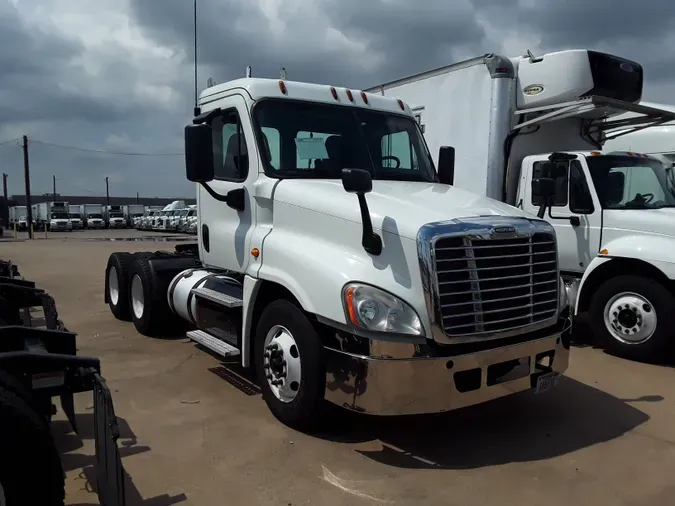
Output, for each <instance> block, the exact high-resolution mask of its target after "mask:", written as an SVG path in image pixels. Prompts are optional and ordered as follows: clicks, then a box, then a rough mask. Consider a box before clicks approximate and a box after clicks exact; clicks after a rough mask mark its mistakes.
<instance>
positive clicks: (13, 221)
mask: <svg viewBox="0 0 675 506" xmlns="http://www.w3.org/2000/svg"><path fill="white" fill-rule="evenodd" d="M27 216H28V210H27V208H26V206H12V207H10V208H9V226H10V227H12V228H14V227H16V229H17V230H27V229H28V218H27Z"/></svg>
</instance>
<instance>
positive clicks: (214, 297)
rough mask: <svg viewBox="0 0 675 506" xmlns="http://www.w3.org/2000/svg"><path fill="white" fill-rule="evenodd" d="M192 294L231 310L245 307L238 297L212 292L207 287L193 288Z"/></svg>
mask: <svg viewBox="0 0 675 506" xmlns="http://www.w3.org/2000/svg"><path fill="white" fill-rule="evenodd" d="M192 293H193V294H194V295H196V296H197V297H201V298H203V299H206V300H210V301H211V302H215V303H216V304H220V305H221V306H225V307H229V308H236V307H242V305H243V301H242V299H241V297H239V296H238V295H235V294H231V295H230V294H226V293H222V292H217V291H216V290H211V289H210V288H206V287H199V288H193V289H192Z"/></svg>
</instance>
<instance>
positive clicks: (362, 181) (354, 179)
mask: <svg viewBox="0 0 675 506" xmlns="http://www.w3.org/2000/svg"><path fill="white" fill-rule="evenodd" d="M342 187H343V188H344V189H345V191H346V192H348V193H370V191H372V189H373V178H372V177H371V175H370V172H368V171H367V170H363V169H343V170H342Z"/></svg>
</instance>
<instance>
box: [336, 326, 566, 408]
mask: <svg viewBox="0 0 675 506" xmlns="http://www.w3.org/2000/svg"><path fill="white" fill-rule="evenodd" d="M561 320H562V321H561V322H560V324H559V325H558V326H557V329H555V330H552V331H551V332H550V333H548V334H547V335H546V336H545V337H541V338H539V339H535V340H532V341H526V342H521V343H517V344H512V345H509V346H503V347H500V348H493V349H489V350H483V351H478V352H475V353H466V354H462V355H455V356H442V357H440V356H423V355H424V354H425V353H424V352H422V351H421V348H420V345H415V344H411V343H397V342H391V341H371V343H372V344H371V353H370V356H364V355H357V354H353V353H349V352H345V351H341V350H337V349H332V348H326V352H327V353H326V356H327V369H326V372H327V374H326V394H325V397H326V399H327V400H328V401H330V402H332V403H334V404H337V405H339V406H342V407H344V408H347V409H350V410H353V411H359V412H363V413H369V414H374V415H412V414H422V413H439V412H444V411H451V410H453V409H458V408H462V407H466V406H471V405H474V404H480V403H483V402H486V401H490V400H493V399H497V398H499V397H505V396H507V395H511V394H514V393H517V392H522V391H525V390H530V389H532V388H534V387H535V385H536V383H537V378H538V377H540V376H542V375H544V374H547V373H551V372H555V373H563V372H564V371H565V370H566V369H567V367H568V364H569V347H570V337H571V332H572V323H571V318H569V317H566V318H564V319H561ZM421 355H422V356H421ZM391 357H397V358H391ZM398 357H400V358H398ZM545 357H550V362H549V359H547V358H545ZM515 361H518V363H517V365H515V367H514V364H516V363H515Z"/></svg>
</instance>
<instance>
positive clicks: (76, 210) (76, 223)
mask: <svg viewBox="0 0 675 506" xmlns="http://www.w3.org/2000/svg"><path fill="white" fill-rule="evenodd" d="M68 217H69V220H70V226H71V227H72V229H73V230H81V229H82V228H84V222H83V221H82V218H81V217H80V206H74V205H70V204H68Z"/></svg>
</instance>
